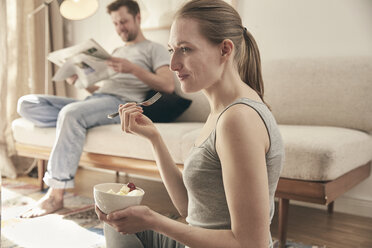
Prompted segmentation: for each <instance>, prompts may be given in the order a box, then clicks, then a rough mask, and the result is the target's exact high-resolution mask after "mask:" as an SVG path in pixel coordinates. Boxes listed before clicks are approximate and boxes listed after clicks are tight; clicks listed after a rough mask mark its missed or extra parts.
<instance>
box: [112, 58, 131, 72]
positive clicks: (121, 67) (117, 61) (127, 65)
mask: <svg viewBox="0 0 372 248" xmlns="http://www.w3.org/2000/svg"><path fill="white" fill-rule="evenodd" d="M106 64H107V65H108V66H110V67H111V68H112V69H113V70H114V71H116V72H121V73H132V71H133V67H134V64H133V63H132V62H130V61H129V60H127V59H122V58H117V57H111V58H109V59H108V60H106Z"/></svg>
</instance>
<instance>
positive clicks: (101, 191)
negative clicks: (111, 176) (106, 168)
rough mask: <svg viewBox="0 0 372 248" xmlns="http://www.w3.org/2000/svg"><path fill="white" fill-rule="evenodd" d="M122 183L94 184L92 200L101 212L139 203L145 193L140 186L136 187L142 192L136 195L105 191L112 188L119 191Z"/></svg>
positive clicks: (108, 211)
mask: <svg viewBox="0 0 372 248" xmlns="http://www.w3.org/2000/svg"><path fill="white" fill-rule="evenodd" d="M124 185H125V184H121V183H102V184H97V185H95V186H94V188H93V193H94V201H95V203H96V205H97V206H98V208H99V209H101V211H102V212H104V213H105V214H109V213H111V212H113V211H116V210H119V209H124V208H127V207H130V206H135V205H139V204H140V203H141V201H142V198H143V195H144V194H145V191H143V189H141V188H137V189H138V190H140V191H142V192H143V194H142V195H136V196H129V195H116V194H111V193H107V191H109V190H110V189H112V190H113V191H114V192H119V191H120V189H121V187H123V186H124Z"/></svg>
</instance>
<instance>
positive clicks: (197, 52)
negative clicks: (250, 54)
mask: <svg viewBox="0 0 372 248" xmlns="http://www.w3.org/2000/svg"><path fill="white" fill-rule="evenodd" d="M168 46H169V51H170V53H171V62H170V68H171V70H172V71H175V72H176V74H177V76H178V79H179V81H180V83H181V88H182V90H183V91H184V92H189V93H191V92H196V91H199V90H202V89H207V88H208V87H210V86H211V85H213V84H214V83H216V82H217V81H218V80H219V79H220V78H221V74H222V70H223V68H222V59H221V49H220V46H218V45H214V44H212V43H211V42H209V41H208V40H207V39H206V38H205V37H204V36H203V35H201V34H200V31H199V24H198V22H197V21H196V20H193V19H186V18H178V19H177V20H176V21H175V22H173V24H172V28H171V31H170V38H169V45H168Z"/></svg>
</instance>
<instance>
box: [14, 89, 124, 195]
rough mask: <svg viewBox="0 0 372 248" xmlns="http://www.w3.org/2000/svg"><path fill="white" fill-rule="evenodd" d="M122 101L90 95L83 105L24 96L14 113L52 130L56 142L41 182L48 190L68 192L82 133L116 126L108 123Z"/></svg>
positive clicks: (74, 170)
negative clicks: (107, 126)
mask: <svg viewBox="0 0 372 248" xmlns="http://www.w3.org/2000/svg"><path fill="white" fill-rule="evenodd" d="M121 103H123V101H122V100H121V99H120V98H119V97H117V96H113V95H108V94H93V95H91V96H89V97H87V98H86V99H84V100H83V101H79V100H75V99H72V98H66V97H58V96H50V95H25V96H22V97H21V98H20V99H19V100H18V106H17V110H18V113H19V114H20V115H21V116H22V117H24V118H26V119H28V120H30V121H31V122H33V123H34V124H35V125H36V126H38V127H56V140H55V143H54V145H53V149H52V152H51V154H50V157H49V161H48V167H47V172H46V173H45V175H44V182H45V183H46V184H47V185H48V186H50V187H51V188H60V189H64V188H72V187H74V177H75V174H76V170H77V168H78V165H79V160H80V156H81V153H82V151H83V146H84V142H85V136H86V131H87V129H88V128H92V127H95V126H100V125H107V124H116V123H120V118H119V117H115V118H114V119H108V118H107V114H110V113H112V112H116V111H117V110H118V106H119V104H121Z"/></svg>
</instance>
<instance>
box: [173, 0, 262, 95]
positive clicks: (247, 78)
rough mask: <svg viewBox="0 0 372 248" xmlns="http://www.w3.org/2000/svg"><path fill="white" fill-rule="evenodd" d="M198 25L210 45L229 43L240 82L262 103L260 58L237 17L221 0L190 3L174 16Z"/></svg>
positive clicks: (233, 10) (193, 1)
mask: <svg viewBox="0 0 372 248" xmlns="http://www.w3.org/2000/svg"><path fill="white" fill-rule="evenodd" d="M176 18H190V19H194V20H196V21H197V22H198V23H199V28H200V32H201V34H202V35H204V36H205V37H206V38H207V39H208V40H209V41H210V42H212V43H213V44H220V43H221V42H222V41H223V40H225V39H230V40H231V41H232V42H233V43H234V46H235V56H234V60H235V62H236V64H237V66H238V72H239V74H240V78H241V79H242V81H243V82H245V83H246V84H247V85H249V86H250V87H251V88H252V89H253V90H255V91H256V92H257V94H258V95H259V96H260V98H261V99H262V101H264V99H263V96H264V84H263V79H262V73H261V58H260V52H259V50H258V47H257V44H256V41H255V40H254V38H253V36H252V34H251V33H250V32H249V31H248V30H247V29H246V28H245V27H243V25H242V20H241V18H240V16H239V13H238V12H237V11H236V10H235V9H234V8H233V7H232V6H230V5H229V4H228V3H226V2H224V1H222V0H192V1H189V2H187V3H186V4H185V5H184V6H183V7H182V8H181V9H180V10H178V11H177V13H176V15H175V19H176Z"/></svg>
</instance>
